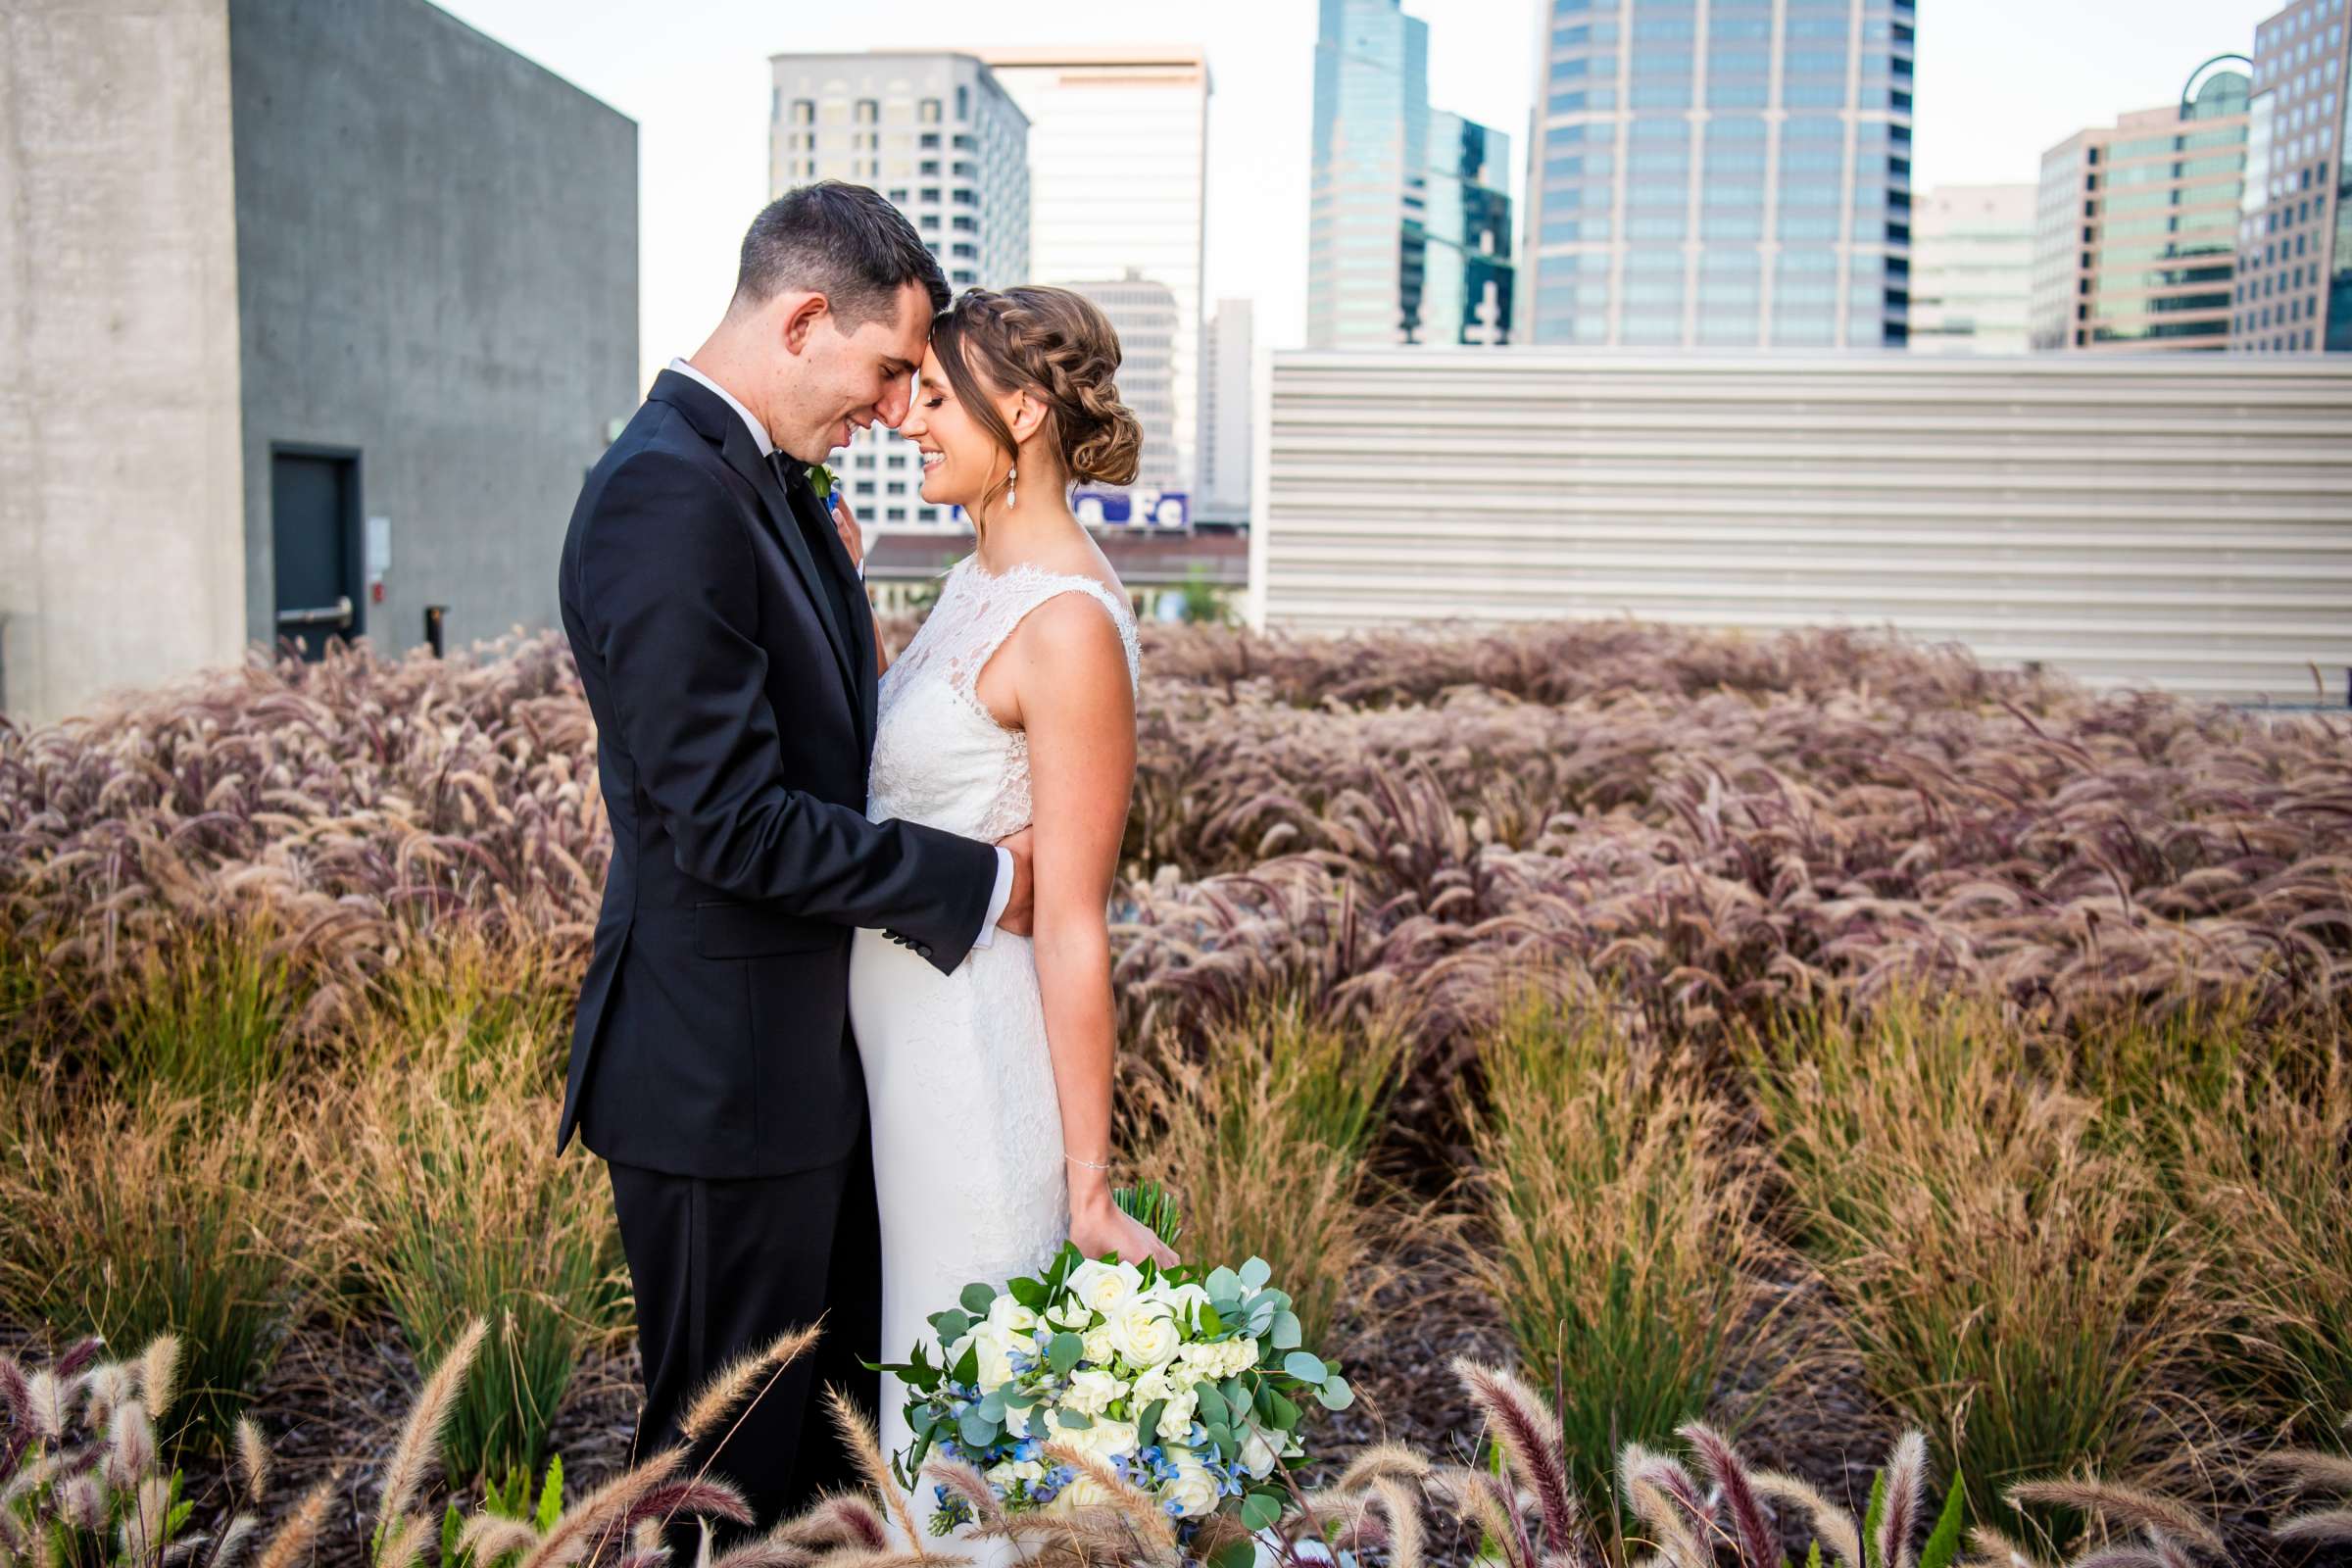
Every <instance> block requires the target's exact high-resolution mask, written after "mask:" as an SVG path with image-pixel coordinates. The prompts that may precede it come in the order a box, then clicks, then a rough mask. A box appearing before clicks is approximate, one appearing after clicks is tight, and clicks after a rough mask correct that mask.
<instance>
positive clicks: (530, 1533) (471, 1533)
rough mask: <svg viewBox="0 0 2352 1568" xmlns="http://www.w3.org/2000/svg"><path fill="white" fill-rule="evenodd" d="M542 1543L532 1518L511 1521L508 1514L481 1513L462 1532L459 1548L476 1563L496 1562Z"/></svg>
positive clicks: (467, 1521)
mask: <svg viewBox="0 0 2352 1568" xmlns="http://www.w3.org/2000/svg"><path fill="white" fill-rule="evenodd" d="M538 1544H539V1532H538V1531H537V1530H536V1529H534V1528H533V1527H532V1525H531V1522H530V1521H529V1520H528V1519H509V1518H508V1517H506V1516H505V1515H504V1514H495V1513H477V1514H475V1515H474V1516H473V1517H472V1518H470V1519H468V1520H466V1525H465V1528H464V1529H462V1530H460V1531H459V1532H458V1549H459V1550H460V1551H462V1552H465V1553H466V1554H468V1555H469V1556H471V1557H472V1558H473V1560H474V1561H475V1562H484V1563H487V1562H496V1561H497V1560H498V1559H499V1558H501V1557H504V1556H507V1555H508V1554H510V1553H513V1552H525V1551H529V1550H530V1549H531V1548H532V1547H534V1546H536V1545H538Z"/></svg>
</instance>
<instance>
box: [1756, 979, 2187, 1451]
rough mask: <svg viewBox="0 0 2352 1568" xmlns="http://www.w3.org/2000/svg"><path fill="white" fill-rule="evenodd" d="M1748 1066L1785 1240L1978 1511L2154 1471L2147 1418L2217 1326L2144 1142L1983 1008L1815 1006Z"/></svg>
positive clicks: (1967, 1003) (1909, 1001)
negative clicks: (1777, 1167)
mask: <svg viewBox="0 0 2352 1568" xmlns="http://www.w3.org/2000/svg"><path fill="white" fill-rule="evenodd" d="M1749 1060H1750V1064H1751V1067H1752V1070H1753V1072H1754V1074H1755V1079H1756V1083H1757V1086H1758V1095H1759V1099H1760V1101H1761V1103H1762V1106H1763V1110H1764V1115H1765V1120H1766V1123H1767V1125H1768V1127H1769V1129H1770V1132H1771V1135H1772V1138H1773V1142H1774V1146H1775V1152H1776V1153H1777V1155H1778V1157H1779V1160H1780V1162H1781V1166H1782V1168H1783V1170H1784V1172H1785V1173H1786V1179H1787V1183H1788V1187H1789V1197H1790V1200H1791V1202H1790V1208H1791V1211H1792V1218H1793V1221H1794V1223H1795V1224H1796V1225H1797V1226H1798V1227H1799V1229H1800V1230H1801V1232H1802V1234H1803V1237H1804V1240H1805V1245H1806V1247H1807V1249H1808V1250H1809V1251H1811V1252H1812V1253H1813V1255H1815V1256H1816V1257H1818V1258H1819V1259H1820V1260H1821V1261H1822V1264H1823V1266H1824V1267H1825V1268H1826V1269H1827V1270H1828V1272H1829V1274H1830V1276H1831V1279H1832V1281H1833V1283H1834V1284H1835V1285H1836V1287H1837V1288H1838V1294H1839V1298H1840V1300H1841V1303H1842V1308H1843V1312H1844V1322H1845V1324H1846V1329H1847V1332H1848V1333H1849V1334H1850V1335H1851V1336H1852V1337H1853V1339H1854V1341H1855V1343H1856V1345H1857V1347H1858V1348H1859V1349H1860V1351H1861V1353H1862V1356H1863V1358H1864V1362H1865V1364H1866V1365H1867V1366H1868V1368H1869V1370H1870V1374H1871V1377H1872V1381H1873V1383H1874V1385H1875V1386H1876V1388H1877V1389H1878V1391H1879V1392H1880V1394H1881V1395H1882V1397H1886V1398H1887V1399H1888V1400H1890V1401H1892V1402H1893V1403H1895V1404H1896V1405H1898V1406H1899V1407H1901V1408H1903V1409H1905V1410H1907V1411H1909V1412H1910V1413H1911V1414H1912V1415H1913V1416H1914V1417H1915V1418H1916V1419H1918V1420H1919V1421H1921V1422H1922V1423H1923V1424H1925V1425H1926V1426H1927V1427H1928V1428H1929V1429H1930V1431H1931V1432H1932V1433H1933V1434H1934V1435H1935V1437H1936V1442H1937V1444H1938V1446H1939V1447H1940V1449H1941V1451H1942V1453H1943V1454H1944V1455H1945V1457H1946V1458H1947V1459H1949V1460H1954V1461H1956V1462H1957V1463H1958V1464H1959V1466H1960V1468H1961V1469H1963V1470H1964V1471H1965V1472H1966V1474H1967V1475H1968V1476H1969V1477H1970V1478H1971V1479H1972V1481H1976V1482H1979V1483H1982V1484H1983V1485H1985V1487H1986V1488H1987V1489H1999V1488H2005V1487H2007V1486H2010V1485H2012V1484H2014V1483H2016V1482H2020V1481H2023V1480H2026V1479H2028V1478H2029V1477H2033V1476H2038V1475H2042V1474H2046V1473H2052V1472H2056V1471H2058V1470H2060V1469H2062V1468H2064V1467H2066V1466H2068V1465H2070V1464H2074V1463H2078V1462H2081V1463H2088V1464H2090V1465H2092V1466H2094V1467H2096V1468H2098V1469H2100V1470H2101V1471H2103V1472H2106V1473H2121V1474H2130V1473H2131V1470H2132V1468H2133V1467H2134V1465H2135V1464H2137V1463H2139V1462H2141V1461H2143V1460H2146V1459H2148V1458H2149V1457H2150V1454H2149V1451H2148V1445H2149V1443H2150V1440H2151V1439H2152V1438H2153V1436H2154V1435H2155V1430H2154V1423H2153V1421H2152V1418H2151V1410H2150V1404H2151V1401H2153V1400H2154V1399H2155V1398H2157V1397H2159V1395H2160V1393H2161V1391H2162V1390H2164V1389H2165V1388H2166V1387H2167V1386H2168V1384H2173V1383H2176V1382H2177V1380H2178V1379H2179V1377H2180V1374H2181V1373H2182V1372H2183V1371H2184V1369H2185V1368H2186V1367H2187V1366H2189V1365H2190V1364H2192V1361H2193V1357H2194V1355H2195V1354H2196V1353H2197V1352H2198V1351H2200V1350H2201V1349H2203V1348H2206V1347H2207V1346H2208V1345H2209V1344H2210V1342H2209V1340H2208V1339H2207V1333H2208V1331H2209V1329H2210V1327H2211V1322H2210V1316H2209V1314H2208V1313H2207V1312H2206V1311H2205V1310H2204V1308H2203V1306H2202V1304H2201V1302H2200V1300H2199V1299H2198V1297H2197V1296H2196V1294H2195V1292H2194V1290H2193V1288H2192V1287H2193V1284H2194V1278H2195V1266H2194V1260H2193V1256H2192V1255H2191V1254H2190V1250H2188V1249H2186V1248H2184V1247H2183V1246H2182V1245H2181V1242H2182V1238H2181V1237H2180V1234H2179V1225H2180V1222H2179V1219H2178V1217H2177V1215H2176V1213H2175V1211H2174V1209H2173V1208H2172V1205H2171V1204H2170V1202H2169V1201H2167V1196H2166V1194H2165V1192H2164V1190H2163V1187H2162V1184H2161V1181H2160V1180H2159V1177H2158V1175H2157V1173H2156V1171H2155V1169H2154V1166H2153V1163H2152V1162H2151V1161H2150V1160H2149V1159H2147V1158H2146V1157H2144V1155H2143V1154H2141V1153H2140V1152H2137V1150H2136V1146H2135V1144H2134V1142H2133V1139H2132V1135H2131V1129H2129V1128H2115V1127H2108V1126H2103V1125H2102V1118H2103V1117H2104V1116H2106V1115H2108V1112H2106V1111H2104V1110H2103V1109H2102V1107H2101V1106H2100V1105H2099V1104H2098V1103H2094V1102H2092V1101H2089V1100H2086V1099H2084V1098H2082V1097H2081V1096H2080V1095H2078V1094H2076V1093H2074V1092H2073V1091H2072V1090H2071V1089H2069V1088H2067V1087H2066V1086H2065V1085H2064V1084H2063V1083H2061V1082H2053V1081H2052V1079H2051V1078H2050V1076H2049V1073H2048V1069H2047V1066H2046V1064H2045V1063H2044V1062H2043V1061H2040V1060H2037V1059H2036V1054H2035V1052H2034V1049H2033V1046H2032V1037H2031V1036H2030V1035H2029V1033H2028V1032H2027V1031H2026V1030H2025V1029H2023V1028H2022V1027H2020V1026H2019V1024H2018V1023H2017V1022H2015V1021H2014V1020H2013V1019H2011V1018H2010V1017H2008V1016H2006V1015H2005V1014H2004V1013H2003V1011H2002V1010H2001V1009H2000V1008H1999V1007H1998V1006H1997V1005H1992V1004H1989V1003H1986V1002H1984V1001H1981V1000H1972V999H1966V998H1953V999H1946V1000H1942V1001H1929V1000H1926V999H1923V998H1919V997H1916V996H1903V997H1897V998H1894V999H1892V1000H1890V1001H1889V1002H1888V1003H1887V1005H1883V1006H1880V1007H1876V1008H1873V1009H1870V1010H1868V1011H1864V1010H1863V1009H1860V1008H1825V1009H1823V1010H1822V1011H1820V1012H1818V1013H1816V1014H1814V1015H1812V1016H1810V1017H1808V1018H1802V1019H1799V1020H1795V1021H1792V1022H1790V1023H1789V1024H1787V1025H1785V1026H1784V1027H1782V1028H1781V1029H1780V1030H1778V1031H1777V1032H1776V1033H1774V1034H1773V1035H1772V1036H1770V1037H1769V1038H1768V1039H1767V1040H1766V1041H1764V1042H1763V1043H1762V1044H1760V1045H1758V1046H1757V1047H1755V1048H1754V1049H1753V1050H1751V1052H1750V1055H1749Z"/></svg>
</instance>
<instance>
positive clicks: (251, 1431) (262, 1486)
mask: <svg viewBox="0 0 2352 1568" xmlns="http://www.w3.org/2000/svg"><path fill="white" fill-rule="evenodd" d="M236 1446H237V1475H238V1476H239V1478H240V1479H241V1480H242V1481H243V1482H244V1486H245V1500H246V1501H247V1502H249V1503H258V1502H260V1501H261V1500H262V1498H263V1496H264V1495H267V1494H268V1492H269V1490H270V1445H269V1442H268V1441H267V1440H266V1439H264V1438H263V1436H262V1429H261V1428H260V1427H258V1426H256V1425H254V1422H253V1417H251V1416H246V1415H241V1416H239V1417H237V1427H236Z"/></svg>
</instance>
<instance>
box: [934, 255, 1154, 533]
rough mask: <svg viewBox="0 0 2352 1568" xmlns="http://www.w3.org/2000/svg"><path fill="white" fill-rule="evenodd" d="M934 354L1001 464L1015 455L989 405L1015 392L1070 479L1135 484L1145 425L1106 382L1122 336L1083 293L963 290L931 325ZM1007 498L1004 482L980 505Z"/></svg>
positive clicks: (1002, 423) (1008, 434)
mask: <svg viewBox="0 0 2352 1568" xmlns="http://www.w3.org/2000/svg"><path fill="white" fill-rule="evenodd" d="M931 348H932V350H933V352H935V353H936V354H938V356H939V363H940V365H941V367H942V368H945V369H946V371H947V372H948V383H949V385H951V386H952V387H954V388H955V390H956V402H958V403H960V404H961V405H962V406H963V407H964V408H965V409H967V410H969V411H970V413H971V415H972V417H974V418H976V419H978V420H979V421H980V424H981V427H982V428H984V429H986V430H987V431H988V432H989V434H990V435H992V436H994V437H995V438H996V442H997V445H998V446H999V447H1001V448H1003V449H1004V452H1005V457H1006V458H1007V459H1013V458H1017V457H1018V456H1019V453H1018V449H1017V448H1016V447H1015V446H1014V444H1013V439H1012V430H1011V428H1010V426H1008V425H1006V424H1005V420H1004V417H1002V416H1001V415H999V414H998V412H997V406H996V403H995V401H994V399H995V397H996V396H998V395H1001V394H1003V393H1005V392H1009V391H1013V390H1016V389H1018V390H1021V391H1025V392H1029V393H1031V394H1033V395H1034V396H1036V397H1037V398H1038V399H1039V400H1040V401H1041V402H1043V403H1044V404H1045V406H1046V409H1047V413H1048V417H1049V418H1050V420H1051V424H1052V429H1051V439H1052V440H1054V443H1055V444H1056V446H1057V447H1058V449H1059V451H1060V454H1061V462H1062V466H1063V467H1064V468H1065V469H1066V470H1067V472H1068V473H1069V476H1070V478H1071V479H1072V480H1074V481H1076V482H1078V483H1081V484H1085V483H1097V484H1132V483H1133V482H1134V481H1135V475H1136V470H1137V467H1138V466H1139V462H1140V459H1141V456H1142V453H1143V446H1144V427H1143V425H1142V424H1141V423H1140V422H1139V421H1138V420H1137V419H1136V417H1135V414H1134V412H1133V411H1132V410H1130V409H1129V408H1128V407H1127V405H1126V404H1124V403H1121V402H1120V401H1119V388H1118V385H1117V383H1116V382H1115V381H1113V380H1112V376H1113V375H1114V374H1115V373H1116V372H1117V370H1118V368H1119V334H1118V333H1117V332H1115V331H1113V330H1112V329H1111V325H1110V321H1109V319H1108V318H1106V317H1104V316H1103V312H1102V310H1101V308H1100V307H1098V306H1097V305H1096V304H1095V302H1094V301H1092V300H1090V299H1088V298H1087V297H1086V296H1085V295H1083V294H1073V293H1071V292H1070V291H1069V290H1068V289H1066V288H1047V287H1043V286H1040V285H1035V284H1031V285H1024V286H1022V287H1020V288H1008V289H1005V290H1004V291H1003V292H1001V293H1000V292H998V291H996V290H994V289H985V288H970V289H965V290H964V291H963V293H962V294H961V295H959V296H958V297H957V298H956V302H955V303H954V304H953V305H951V306H949V307H948V308H947V309H946V310H944V311H942V312H940V314H939V316H938V317H937V318H936V319H934V320H933V321H932V323H931ZM1003 490H1004V485H1003V483H1002V482H1001V481H1000V482H999V483H998V484H997V485H996V486H995V487H994V488H992V490H991V491H990V493H989V494H988V496H987V497H986V498H985V499H986V500H987V501H988V502H989V503H992V504H993V503H994V502H995V501H996V499H997V496H998V495H1000V494H1002V493H1003Z"/></svg>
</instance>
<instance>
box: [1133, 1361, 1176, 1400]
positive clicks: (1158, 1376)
mask: <svg viewBox="0 0 2352 1568" xmlns="http://www.w3.org/2000/svg"><path fill="white" fill-rule="evenodd" d="M1169 1373H1170V1369H1169V1368H1168V1367H1164V1366H1155V1367H1152V1369H1151V1370H1150V1371H1147V1372H1145V1373H1143V1374H1142V1375H1141V1376H1139V1377H1137V1378H1136V1380H1135V1397H1136V1398H1137V1400H1138V1401H1140V1402H1142V1403H1144V1404H1150V1403H1151V1402H1152V1400H1153V1399H1173V1398H1174V1397H1176V1396H1177V1395H1178V1394H1180V1393H1182V1392H1183V1390H1184V1385H1183V1384H1181V1383H1179V1382H1177V1381H1176V1379H1175V1378H1174V1377H1172V1376H1170V1375H1169Z"/></svg>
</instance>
